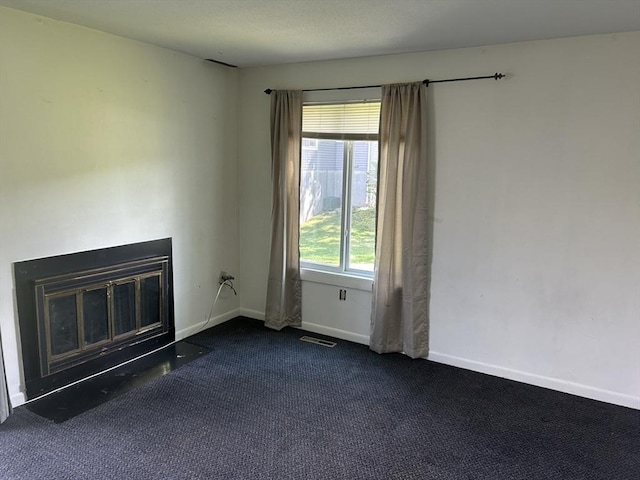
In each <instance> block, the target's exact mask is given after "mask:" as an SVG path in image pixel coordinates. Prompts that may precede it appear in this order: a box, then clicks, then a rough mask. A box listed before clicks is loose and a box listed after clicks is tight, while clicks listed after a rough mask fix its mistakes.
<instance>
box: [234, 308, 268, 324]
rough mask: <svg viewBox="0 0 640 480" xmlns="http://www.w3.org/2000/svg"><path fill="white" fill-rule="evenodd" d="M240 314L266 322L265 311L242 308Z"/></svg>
mask: <svg viewBox="0 0 640 480" xmlns="http://www.w3.org/2000/svg"><path fill="white" fill-rule="evenodd" d="M239 310H240V316H242V317H249V318H253V319H254V320H262V321H263V322H264V312H259V311H258V310H251V309H250V308H242V307H241V308H240V309H239Z"/></svg>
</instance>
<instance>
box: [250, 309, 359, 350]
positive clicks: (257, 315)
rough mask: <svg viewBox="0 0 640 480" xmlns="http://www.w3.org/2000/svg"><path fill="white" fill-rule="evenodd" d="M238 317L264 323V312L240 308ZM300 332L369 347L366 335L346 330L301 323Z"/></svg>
mask: <svg viewBox="0 0 640 480" xmlns="http://www.w3.org/2000/svg"><path fill="white" fill-rule="evenodd" d="M240 315H242V316H243V317H249V318H253V319H255V320H262V321H263V322H264V312H259V311H257V310H251V309H248V308H241V309H240ZM300 328H301V329H302V330H308V331H309V332H313V333H319V334H321V335H327V336H329V337H334V338H339V339H341V340H348V341H350V342H354V343H361V344H364V345H369V337H368V336H367V335H360V334H357V333H353V332H348V331H346V330H340V329H339V328H333V327H325V326H324V325H318V324H316V323H309V322H304V321H303V322H302V326H301V327H300Z"/></svg>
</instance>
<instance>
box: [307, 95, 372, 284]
mask: <svg viewBox="0 0 640 480" xmlns="http://www.w3.org/2000/svg"><path fill="white" fill-rule="evenodd" d="M368 90H369V91H367V92H360V93H361V94H362V93H364V94H365V95H366V97H354V96H353V95H352V96H350V98H348V99H346V98H341V99H332V98H327V97H325V98H320V99H318V98H317V97H316V96H314V95H310V96H311V97H315V98H309V96H308V95H305V97H307V98H304V97H303V103H304V105H313V104H336V105H339V104H347V103H365V102H367V103H368V102H371V103H379V102H380V90H379V89H368ZM305 93H312V94H313V93H321V94H326V93H327V92H305ZM332 93H335V92H332ZM321 96H324V95H321ZM314 138H315V139H317V140H318V142H319V141H320V140H337V141H343V142H344V147H343V174H342V208H341V218H340V225H341V232H340V233H341V238H340V263H339V265H338V266H332V265H326V264H321V263H315V262H309V261H303V260H302V258H300V270H301V276H302V279H303V280H307V281H312V282H315V283H325V284H330V285H338V284H339V285H342V284H343V283H344V282H345V281H347V282H348V283H350V285H351V286H352V288H356V289H359V290H365V291H366V290H369V291H370V290H371V288H372V285H373V271H368V270H362V269H358V268H352V267H350V266H349V249H350V246H351V231H350V228H351V222H352V210H353V207H352V206H351V201H352V182H353V178H354V158H353V157H354V148H353V147H354V142H357V141H375V142H378V133H375V134H359V133H335V134H334V133H315V132H302V135H301V149H302V144H303V143H304V139H314ZM300 161H302V158H300ZM376 191H377V185H376ZM374 250H375V246H374ZM338 282H340V283H338Z"/></svg>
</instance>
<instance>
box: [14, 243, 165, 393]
mask: <svg viewBox="0 0 640 480" xmlns="http://www.w3.org/2000/svg"><path fill="white" fill-rule="evenodd" d="M14 275H15V283H16V297H17V304H18V319H19V324H20V339H21V343H22V359H23V364H24V374H25V382H26V393H27V398H28V399H31V398H34V397H36V396H39V395H41V394H43V393H46V392H49V391H52V390H55V389H57V388H59V387H61V386H64V385H68V384H69V383H72V382H74V381H76V380H79V379H82V378H84V377H86V376H87V375H91V374H93V373H97V372H100V371H102V370H104V369H106V368H109V367H111V366H114V365H117V364H118V363H120V362H122V361H125V360H128V359H131V358H133V357H135V356H137V355H140V354H142V353H146V352H149V351H151V350H153V349H155V348H158V347H160V346H163V345H166V344H168V343H171V342H172V341H173V340H174V337H175V327H174V317H173V288H172V261H171V239H163V240H155V241H151V242H144V243H136V244H130V245H123V246H118V247H111V248H105V249H100V250H92V251H87V252H79V253H73V254H69V255H60V256H56V257H48V258H41V259H37V260H28V261H24V262H17V263H15V264H14Z"/></svg>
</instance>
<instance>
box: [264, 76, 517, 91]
mask: <svg viewBox="0 0 640 480" xmlns="http://www.w3.org/2000/svg"><path fill="white" fill-rule="evenodd" d="M505 76H506V75H503V74H502V73H494V74H493V75H485V76H483V77H465V78H446V79H444V80H423V81H422V83H424V84H425V85H426V86H427V87H428V86H429V84H431V83H445V82H465V81H467V80H484V79H486V78H493V79H494V80H500V79H501V78H504V77H505ZM381 86H382V85H363V86H360V87H335V88H310V89H307V90H302V91H303V92H324V91H327V90H355V89H358V88H379V87H381ZM271 92H273V90H272V89H270V88H267V89H266V90H265V91H264V93H266V94H267V95H271Z"/></svg>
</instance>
